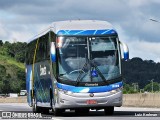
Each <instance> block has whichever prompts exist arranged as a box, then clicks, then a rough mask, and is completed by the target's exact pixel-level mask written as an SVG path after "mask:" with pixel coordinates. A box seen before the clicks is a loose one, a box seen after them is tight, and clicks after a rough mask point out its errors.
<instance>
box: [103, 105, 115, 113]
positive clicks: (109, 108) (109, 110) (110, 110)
mask: <svg viewBox="0 0 160 120" xmlns="http://www.w3.org/2000/svg"><path fill="white" fill-rule="evenodd" d="M104 112H105V115H113V113H114V106H108V107H106V108H105V109H104Z"/></svg>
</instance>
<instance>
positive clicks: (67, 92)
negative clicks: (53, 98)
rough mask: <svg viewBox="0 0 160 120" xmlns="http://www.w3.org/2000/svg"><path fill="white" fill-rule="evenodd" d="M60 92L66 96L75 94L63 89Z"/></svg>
mask: <svg viewBox="0 0 160 120" xmlns="http://www.w3.org/2000/svg"><path fill="white" fill-rule="evenodd" d="M58 91H59V92H60V93H63V94H66V95H72V94H73V92H71V91H67V90H62V89H58Z"/></svg>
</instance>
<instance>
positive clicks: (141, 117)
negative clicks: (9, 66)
mask: <svg viewBox="0 0 160 120" xmlns="http://www.w3.org/2000/svg"><path fill="white" fill-rule="evenodd" d="M8 111H12V112H16V113H32V109H31V108H30V107H29V106H28V105H27V104H26V103H24V104H22V103H0V116H2V112H8ZM42 116H43V117H49V118H51V119H53V120H128V119H131V120H146V119H148V120H159V119H160V108H136V107H115V112H114V115H112V116H105V114H104V111H103V110H100V111H95V110H91V111H90V112H89V114H87V115H80V116H79V115H75V113H74V111H66V112H65V113H64V114H62V116H59V117H55V116H54V115H53V113H50V114H42ZM157 116H158V117H157Z"/></svg>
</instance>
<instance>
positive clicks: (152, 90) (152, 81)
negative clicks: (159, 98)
mask: <svg viewBox="0 0 160 120" xmlns="http://www.w3.org/2000/svg"><path fill="white" fill-rule="evenodd" d="M153 80H154V79H152V80H151V82H152V93H153Z"/></svg>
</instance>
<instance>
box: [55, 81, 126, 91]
mask: <svg viewBox="0 0 160 120" xmlns="http://www.w3.org/2000/svg"><path fill="white" fill-rule="evenodd" d="M122 86H123V83H122V82H118V83H114V84H110V85H106V86H94V87H77V86H71V85H66V84H61V83H57V87H58V88H59V89H62V90H66V91H71V92H75V93H98V92H108V91H111V90H115V89H117V88H120V87H122Z"/></svg>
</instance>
